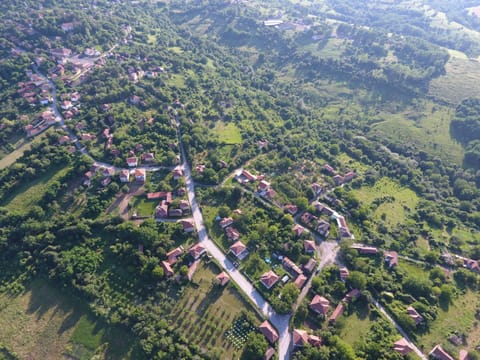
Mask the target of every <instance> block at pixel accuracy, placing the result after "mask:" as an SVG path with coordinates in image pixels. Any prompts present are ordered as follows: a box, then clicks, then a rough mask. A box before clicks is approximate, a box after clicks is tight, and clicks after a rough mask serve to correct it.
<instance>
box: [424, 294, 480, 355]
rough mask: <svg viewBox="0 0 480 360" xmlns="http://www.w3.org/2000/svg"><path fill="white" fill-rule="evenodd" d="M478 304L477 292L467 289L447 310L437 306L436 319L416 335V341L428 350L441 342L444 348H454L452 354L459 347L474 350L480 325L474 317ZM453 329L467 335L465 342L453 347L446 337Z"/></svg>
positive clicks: (479, 334) (477, 341)
mask: <svg viewBox="0 0 480 360" xmlns="http://www.w3.org/2000/svg"><path fill="white" fill-rule="evenodd" d="M478 306H479V297H478V294H476V293H474V292H473V291H470V290H468V291H467V292H466V293H465V294H462V295H459V296H458V297H457V298H456V299H455V300H454V302H453V304H451V305H450V307H449V308H448V310H447V311H446V310H445V309H442V308H441V307H439V309H438V316H437V319H436V320H435V321H434V322H433V323H432V324H431V325H430V331H429V332H428V333H426V334H424V335H421V336H419V337H418V343H419V344H420V345H422V346H424V348H425V350H426V351H430V349H432V348H433V347H434V346H435V345H436V344H438V343H441V344H442V346H443V345H445V346H444V348H447V349H455V351H454V352H453V354H458V351H459V350H460V349H467V350H474V349H475V347H476V346H477V345H479V342H480V340H479V339H480V327H479V326H478V324H477V323H478V321H477V319H476V318H475V313H476V311H477V309H478ZM455 331H458V332H459V333H464V334H466V335H467V344H466V345H462V346H460V347H454V346H453V345H452V344H450V342H449V341H448V340H447V338H448V337H449V336H450V335H451V334H453V333H454V332H455Z"/></svg>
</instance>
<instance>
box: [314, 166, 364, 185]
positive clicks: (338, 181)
mask: <svg viewBox="0 0 480 360" xmlns="http://www.w3.org/2000/svg"><path fill="white" fill-rule="evenodd" d="M322 169H323V171H324V172H325V173H326V174H328V175H330V176H332V178H333V181H334V182H335V185H337V186H338V185H342V184H345V183H348V182H350V181H352V180H353V179H354V178H355V177H356V176H357V174H355V172H353V171H348V172H347V173H345V174H344V175H340V174H337V172H336V171H335V169H334V168H333V167H331V166H330V165H329V164H324V165H323V167H322Z"/></svg>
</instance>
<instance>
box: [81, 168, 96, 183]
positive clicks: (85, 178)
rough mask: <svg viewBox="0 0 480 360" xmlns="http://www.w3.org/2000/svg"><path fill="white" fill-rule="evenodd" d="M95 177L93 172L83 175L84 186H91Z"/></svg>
mask: <svg viewBox="0 0 480 360" xmlns="http://www.w3.org/2000/svg"><path fill="white" fill-rule="evenodd" d="M93 175H94V173H93V172H91V171H87V172H86V173H85V174H83V182H82V183H83V185H85V186H90V184H91V180H92V178H93Z"/></svg>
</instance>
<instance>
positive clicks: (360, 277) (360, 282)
mask: <svg viewBox="0 0 480 360" xmlns="http://www.w3.org/2000/svg"><path fill="white" fill-rule="evenodd" d="M347 284H348V285H349V286H350V287H351V288H353V289H359V290H364V289H365V287H366V286H367V276H366V275H365V274H363V273H361V272H359V271H352V272H351V273H350V275H348V278H347Z"/></svg>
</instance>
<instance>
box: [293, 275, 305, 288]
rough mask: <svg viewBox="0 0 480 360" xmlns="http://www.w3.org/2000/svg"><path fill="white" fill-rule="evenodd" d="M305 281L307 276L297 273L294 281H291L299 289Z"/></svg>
mask: <svg viewBox="0 0 480 360" xmlns="http://www.w3.org/2000/svg"><path fill="white" fill-rule="evenodd" d="M306 281H307V277H306V276H305V275H303V274H301V275H298V276H297V278H296V279H295V281H294V282H293V283H294V284H295V285H297V287H298V288H299V289H301V288H302V287H303V285H305V282H306Z"/></svg>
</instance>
